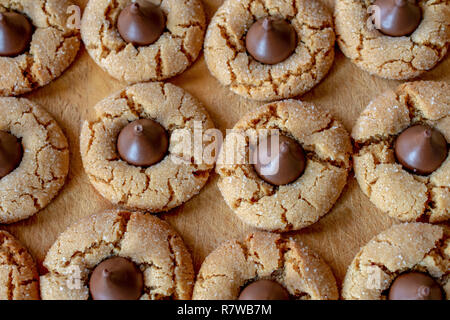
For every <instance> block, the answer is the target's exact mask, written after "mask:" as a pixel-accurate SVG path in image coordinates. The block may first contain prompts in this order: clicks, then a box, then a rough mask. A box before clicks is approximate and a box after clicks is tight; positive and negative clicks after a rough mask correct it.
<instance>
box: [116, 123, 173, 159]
mask: <svg viewBox="0 0 450 320" xmlns="http://www.w3.org/2000/svg"><path fill="white" fill-rule="evenodd" d="M168 149H169V137H168V135H167V132H166V130H165V129H164V128H163V127H162V126H161V125H160V124H159V123H158V122H156V121H153V120H151V119H139V120H136V121H133V122H131V123H129V124H128V125H127V126H125V128H123V129H122V131H121V132H120V133H119V137H118V139H117V151H118V152H119V155H120V157H121V158H122V159H123V160H124V161H126V162H128V163H129V164H131V165H135V166H142V167H148V166H151V165H154V164H156V163H158V162H160V161H161V160H162V159H163V158H164V157H165V156H166V154H167V151H168Z"/></svg>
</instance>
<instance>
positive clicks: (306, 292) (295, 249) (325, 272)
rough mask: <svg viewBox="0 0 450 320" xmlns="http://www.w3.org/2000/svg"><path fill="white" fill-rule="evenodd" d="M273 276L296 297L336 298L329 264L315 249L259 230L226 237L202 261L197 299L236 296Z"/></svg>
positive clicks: (337, 294)
mask: <svg viewBox="0 0 450 320" xmlns="http://www.w3.org/2000/svg"><path fill="white" fill-rule="evenodd" d="M259 279H270V280H273V281H277V282H278V283H280V284H281V285H283V286H284V287H285V288H286V289H287V290H288V292H289V294H290V296H291V297H292V298H293V299H304V300H337V299H338V298H339V293H338V289H337V286H336V280H335V278H334V275H333V273H332V271H331V269H330V267H329V266H328V265H327V264H326V263H325V262H324V261H323V260H322V259H321V258H320V257H319V256H318V255H317V254H316V253H315V252H313V251H311V250H310V249H309V248H307V247H305V246H304V245H303V244H299V243H297V242H295V241H294V240H288V239H284V238H282V237H281V236H280V235H279V234H274V233H269V232H256V233H253V234H250V235H249V236H248V237H247V238H246V239H245V240H244V241H242V242H238V241H227V242H225V243H224V244H222V245H221V246H219V247H218V248H217V249H215V250H214V251H213V252H212V253H210V254H209V255H208V256H207V257H206V259H205V261H204V262H203V264H202V266H201V268H200V271H199V274H198V276H197V281H196V283H195V287H194V295H193V299H194V300H237V299H238V297H239V294H240V291H241V289H242V288H243V287H244V286H245V285H247V284H249V283H250V282H252V281H255V280H259Z"/></svg>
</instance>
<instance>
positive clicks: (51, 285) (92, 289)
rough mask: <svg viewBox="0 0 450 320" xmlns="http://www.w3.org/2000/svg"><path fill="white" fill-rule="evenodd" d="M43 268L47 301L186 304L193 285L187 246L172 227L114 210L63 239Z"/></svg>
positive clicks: (87, 220) (144, 215) (78, 225)
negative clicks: (45, 270)
mask: <svg viewBox="0 0 450 320" xmlns="http://www.w3.org/2000/svg"><path fill="white" fill-rule="evenodd" d="M105 264H107V268H105V267H104V266H105ZM44 266H45V267H46V268H47V269H48V273H47V274H45V275H43V276H41V297H42V299H44V300H55V299H56V300H66V299H69V300H87V299H89V298H90V297H91V298H94V299H108V298H109V299H116V300H117V299H144V300H147V299H152V300H160V299H182V300H187V299H190V298H191V295H192V288H193V284H194V283H193V282H194V270H193V266H192V260H191V256H190V254H189V252H188V251H187V249H186V247H185V245H184V243H183V240H182V239H181V238H180V236H179V235H178V234H177V233H176V232H175V231H174V230H173V229H172V227H170V225H169V224H167V223H166V222H164V221H162V220H160V219H158V218H156V217H154V216H152V215H150V214H148V213H143V212H129V211H124V210H115V211H107V212H103V213H98V214H94V215H91V216H88V217H85V218H83V219H82V220H81V221H79V222H78V223H76V224H74V225H72V226H71V227H69V228H68V229H67V230H66V231H65V232H63V233H62V234H61V235H60V236H59V237H58V239H57V240H56V242H55V243H54V244H53V246H52V247H51V248H50V250H49V251H48V253H47V256H46V257H45V260H44ZM105 270H106V271H105ZM94 273H96V274H97V273H99V274H98V275H96V276H98V277H99V278H96V276H94V275H93V274H94ZM114 274H115V276H111V275H114ZM124 275H125V276H124ZM114 279H117V281H115V280H114ZM120 279H126V281H125V280H124V281H125V282H124V281H122V282H121V281H120ZM131 279H133V280H134V283H131V284H130V280H131ZM136 293H137V294H136ZM133 294H134V297H133Z"/></svg>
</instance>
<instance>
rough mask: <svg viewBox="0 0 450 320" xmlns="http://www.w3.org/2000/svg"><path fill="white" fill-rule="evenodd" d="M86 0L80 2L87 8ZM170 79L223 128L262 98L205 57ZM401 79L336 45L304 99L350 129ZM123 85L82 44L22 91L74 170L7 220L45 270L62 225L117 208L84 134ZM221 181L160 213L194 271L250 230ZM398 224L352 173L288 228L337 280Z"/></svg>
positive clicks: (210, 1)
mask: <svg viewBox="0 0 450 320" xmlns="http://www.w3.org/2000/svg"><path fill="white" fill-rule="evenodd" d="M87 1H88V0H77V1H75V2H76V3H77V4H78V5H80V6H81V7H82V8H84V7H85V5H86V3H87ZM105 1H106V0H105ZM322 1H324V2H325V3H326V4H327V6H328V7H329V8H330V10H332V9H333V5H334V4H333V3H334V1H333V0H322ZM203 3H204V5H205V9H206V12H207V15H208V18H209V19H210V18H211V17H212V15H213V14H214V12H215V10H216V9H217V8H218V7H219V6H220V4H221V3H222V1H221V0H203ZM449 71H450V59H448V57H447V58H446V59H445V60H444V61H443V62H442V63H441V64H440V65H438V66H437V67H436V68H435V69H433V70H432V71H430V72H428V73H426V74H425V75H424V76H422V77H421V79H427V80H441V81H450V73H449ZM169 82H171V83H173V84H175V85H178V86H181V87H183V88H184V89H185V90H187V91H188V92H190V93H191V94H193V95H194V96H195V97H196V98H198V99H199V100H200V101H201V102H202V103H203V104H204V105H205V107H206V108H207V109H208V111H209V113H210V114H211V116H212V119H213V121H214V123H215V124H216V126H217V127H218V128H219V129H221V130H222V131H223V132H224V131H225V130H226V129H227V128H232V127H233V125H234V124H235V123H236V122H237V121H238V120H239V118H240V117H241V116H242V115H244V114H245V113H246V112H248V111H250V110H253V109H254V108H255V107H256V106H258V105H261V103H258V102H253V101H250V100H246V99H244V98H241V97H239V96H237V95H235V94H233V93H232V92H230V91H229V90H228V88H225V87H222V86H221V85H220V84H219V82H218V81H217V80H216V79H215V78H213V77H212V76H211V75H210V73H209V71H208V69H207V68H206V64H205V61H204V58H203V56H201V57H200V58H199V59H198V60H197V61H196V62H195V64H194V65H193V66H192V67H191V68H190V69H188V70H187V71H186V72H185V73H183V74H182V75H180V76H178V77H176V78H173V79H171V80H169ZM399 83H400V82H398V81H388V80H383V79H380V78H377V77H374V76H370V75H369V74H367V73H365V72H363V71H361V70H360V69H358V68H357V67H356V66H354V65H353V64H352V63H350V61H349V60H348V59H347V58H345V56H344V55H343V54H342V53H341V52H340V51H339V50H338V49H337V52H336V59H335V63H334V65H333V67H332V69H331V71H330V73H329V75H328V76H327V77H326V78H325V79H324V81H322V82H321V83H320V84H319V85H318V86H317V87H315V88H314V89H313V90H312V91H310V92H309V93H307V94H306V95H304V96H302V97H301V99H302V100H304V101H309V102H313V103H315V104H317V105H320V106H321V107H323V108H326V109H328V110H330V112H331V113H332V114H333V115H334V116H335V117H336V118H337V119H340V120H341V121H342V122H343V123H344V125H345V127H346V129H347V130H348V131H351V129H352V126H353V124H354V123H355V120H356V119H357V117H358V115H359V113H360V112H361V111H362V110H363V109H364V108H365V106H366V105H367V104H368V103H369V101H370V100H372V99H373V98H374V97H375V96H377V95H379V94H380V93H382V92H383V91H385V90H386V89H389V88H391V89H394V88H395V87H396V86H398V85H399ZM125 86H126V85H125V84H124V83H120V82H118V81H116V80H114V79H113V78H111V77H110V76H109V75H108V74H107V73H105V72H104V71H103V70H101V69H100V67H98V66H97V65H96V64H95V63H94V62H93V61H92V60H91V59H90V57H89V55H88V54H87V52H86V50H85V49H84V48H82V49H81V50H80V52H79V54H78V56H77V58H76V61H75V62H74V64H73V65H72V66H71V67H70V68H69V69H68V70H67V71H66V72H65V73H64V74H63V75H62V76H61V77H60V78H59V79H57V80H55V81H54V82H52V83H51V84H50V85H48V86H46V87H44V88H41V89H38V90H36V91H35V92H33V93H31V94H27V95H25V97H26V98H29V99H31V100H32V101H34V102H37V103H39V104H40V105H41V106H43V107H44V108H45V109H47V110H48V111H49V112H50V113H51V114H52V115H53V116H54V117H55V118H56V120H57V121H58V123H59V124H60V125H61V127H62V128H63V130H64V132H65V134H66V136H67V137H68V139H69V143H70V156H71V158H70V160H71V162H70V173H69V177H68V179H67V183H66V185H65V187H64V188H63V190H62V191H61V193H60V194H59V196H58V197H57V198H56V199H55V200H54V201H53V202H52V203H51V204H50V205H49V206H48V207H47V208H45V209H44V210H42V211H40V212H39V213H38V214H36V215H35V216H33V217H32V218H30V219H28V220H25V221H22V222H19V223H15V224H13V225H8V226H6V225H5V226H3V227H2V228H4V229H6V230H8V231H10V232H11V233H12V234H14V235H15V236H16V237H17V238H18V239H20V240H21V241H22V242H23V243H24V244H25V246H26V247H28V249H29V250H30V252H31V254H32V255H33V256H34V258H35V259H36V261H37V262H38V265H39V268H40V272H41V273H43V272H45V270H44V268H43V267H42V261H43V259H44V258H45V254H46V252H47V250H48V249H49V247H50V246H51V245H52V243H53V242H54V241H55V239H56V237H57V236H58V235H59V234H60V233H61V232H63V231H64V230H65V229H66V228H67V227H68V226H69V225H71V224H72V223H76V222H77V220H79V219H80V218H82V217H84V216H87V215H90V214H92V213H94V212H98V211H100V210H105V209H109V208H112V207H113V206H112V205H111V204H110V203H109V202H108V201H107V200H105V199H103V198H102V197H101V196H100V195H99V194H98V193H97V192H96V191H95V189H94V188H93V187H92V186H91V185H90V184H89V181H88V178H87V176H86V174H85V173H84V170H83V167H82V163H81V157H80V152H79V133H80V127H81V123H82V122H83V120H85V119H89V118H90V117H91V116H92V113H93V112H92V110H93V107H94V105H95V104H96V103H97V102H98V101H100V100H102V99H103V98H105V97H107V96H108V95H110V94H112V93H114V92H116V91H117V90H120V89H121V88H123V87H125ZM216 182H217V175H216V174H213V175H212V176H211V178H210V180H209V181H208V183H207V185H206V186H205V188H204V189H203V190H202V191H201V192H200V194H199V195H198V196H196V197H194V198H193V199H192V200H190V201H189V202H187V203H185V204H184V205H182V206H181V207H179V208H176V209H174V210H172V211H170V212H168V213H165V214H161V215H160V217H161V218H162V219H165V220H166V221H168V222H169V223H170V224H171V225H172V226H173V227H174V228H175V229H176V230H177V231H178V232H179V233H180V234H181V236H182V237H183V239H184V241H185V243H186V245H187V247H188V248H189V250H190V251H191V253H192V256H193V260H194V265H195V268H196V271H197V270H198V269H199V268H200V265H201V263H202V261H203V260H204V258H205V257H206V256H207V255H208V254H209V253H210V252H211V251H212V250H213V249H214V248H215V247H217V246H218V245H219V244H220V243H221V242H222V241H224V240H227V239H242V238H243V237H245V236H246V235H247V234H248V233H249V232H251V231H252V228H250V227H248V226H246V225H244V224H243V223H242V222H241V221H240V220H239V219H238V218H237V217H236V216H235V215H234V213H233V212H232V211H231V210H230V209H229V208H228V207H227V205H226V204H225V202H224V200H223V198H222V196H221V194H220V192H219V189H218V188H217V186H216ZM393 223H396V221H395V220H393V219H391V218H389V217H388V216H387V215H385V214H383V213H382V212H380V211H379V210H377V209H376V208H375V207H374V205H372V204H371V203H370V202H369V200H368V198H367V197H366V196H365V195H364V194H363V193H362V192H361V190H360V189H359V186H358V183H357V182H356V180H355V179H354V177H353V174H352V175H351V177H350V178H349V180H348V185H347V186H346V188H345V189H344V191H343V194H342V196H341V198H340V199H339V200H338V202H337V203H336V205H335V207H334V208H333V210H332V211H331V212H330V213H329V214H328V215H326V216H325V217H324V218H322V219H321V220H320V221H319V222H317V223H316V224H314V225H312V226H311V227H309V228H306V229H303V230H301V231H299V232H291V233H289V234H287V235H288V236H292V237H294V238H298V239H300V240H301V241H303V242H304V243H305V244H307V245H308V246H309V247H311V248H312V249H314V250H316V251H317V252H318V253H319V254H320V255H321V256H322V257H323V258H324V259H325V260H326V261H327V262H328V263H329V264H330V266H331V267H332V269H333V272H334V274H335V276H336V278H337V279H338V283H339V285H340V284H341V282H342V279H343V277H344V275H345V272H346V269H347V266H348V265H349V264H350V262H351V260H352V259H353V257H354V255H355V254H356V253H357V251H358V249H359V248H360V246H362V245H364V244H365V243H366V242H367V241H368V240H369V239H370V238H372V237H373V236H374V235H376V234H378V233H379V232H381V231H383V230H385V229H386V228H388V227H389V226H390V225H392V224H393Z"/></svg>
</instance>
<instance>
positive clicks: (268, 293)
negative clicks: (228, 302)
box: [239, 280, 289, 300]
mask: <svg viewBox="0 0 450 320" xmlns="http://www.w3.org/2000/svg"><path fill="white" fill-rule="evenodd" d="M239 300H289V293H288V292H287V290H286V289H285V288H284V287H283V286H281V285H280V284H278V283H277V282H275V281H272V280H257V281H255V282H253V283H251V284H249V285H248V286H247V287H245V288H244V290H242V292H241V294H240V295H239Z"/></svg>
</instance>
